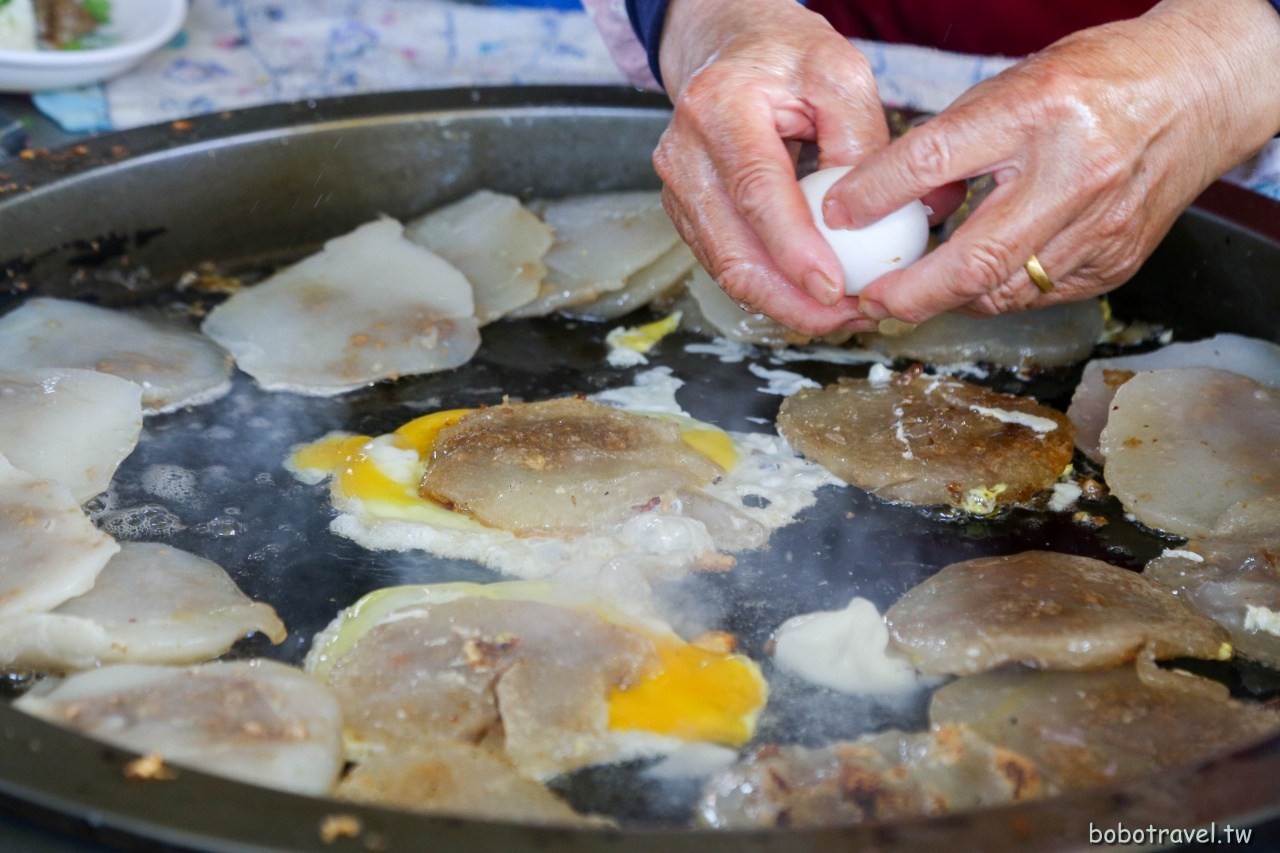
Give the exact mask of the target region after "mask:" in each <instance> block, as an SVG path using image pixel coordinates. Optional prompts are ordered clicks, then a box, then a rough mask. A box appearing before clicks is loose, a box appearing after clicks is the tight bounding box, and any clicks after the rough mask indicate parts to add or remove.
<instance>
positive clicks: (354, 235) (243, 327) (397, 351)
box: [203, 219, 480, 397]
mask: <svg viewBox="0 0 1280 853" xmlns="http://www.w3.org/2000/svg"><path fill="white" fill-rule="evenodd" d="M474 307H475V305H474V302H473V300H472V295H471V284H470V283H469V282H468V281H467V279H466V278H465V277H464V276H463V274H462V273H461V272H459V271H458V270H457V269H456V268H455V267H454V266H453V265H451V264H450V263H449V262H448V261H446V260H444V259H443V258H441V257H440V256H439V255H437V254H435V253H434V252H431V251H430V250H428V249H424V248H423V247H422V246H419V245H417V244H416V243H412V242H410V241H409V240H407V239H405V237H404V228H403V226H402V225H401V224H400V223H399V222H397V221H395V220H394V219H379V220H376V221H374V222H369V223H367V224H365V225H362V226H360V227H359V228H357V229H356V230H354V231H352V232H351V233H349V234H345V235H343V236H341V237H335V238H334V239H332V240H330V241H329V242H328V243H325V245H324V248H323V249H322V250H321V251H319V252H317V253H316V254H314V255H311V256H310V257H307V258H304V259H303V260H301V261H299V262H298V263H296V264H294V265H293V266H291V267H288V268H286V269H284V270H281V271H280V272H278V273H276V274H275V275H273V276H271V277H270V278H268V279H267V280H266V281H263V282H261V283H260V284H258V285H256V286H254V287H249V288H246V289H244V290H241V291H240V292H238V293H236V294H235V295H234V296H232V297H231V298H230V299H228V300H227V301H226V302H224V303H222V304H221V305H219V306H218V307H217V308H215V309H213V311H211V312H210V313H209V316H208V317H206V318H205V321H204V327H203V328H204V332H205V334H207V335H209V337H211V338H213V339H214V340H215V341H217V342H218V343H220V344H222V346H224V347H226V348H227V350H228V351H230V353H231V354H232V355H233V356H234V357H235V360H236V364H237V365H238V366H239V367H240V369H241V370H243V371H244V372H245V373H248V374H249V375H250V376H252V377H253V378H254V379H256V380H257V381H258V384H259V385H260V386H262V387H263V388H265V389H266V390H268V391H292V392H294V393H297V394H307V395H311V396H317V397H329V396H333V395H335V394H342V393H344V392H347V391H352V390H355V389H356V388H361V387H363V386H365V385H369V384H371V383H373V382H378V381H380V380H383V379H392V378H397V377H401V376H412V375H416V374H420V373H433V372H436V371H441V370H449V369H451V368H454V367H458V366H459V365H462V364H465V363H466V362H467V360H468V359H470V358H471V356H472V355H473V354H474V353H475V351H476V349H477V348H478V347H479V346H480V332H479V327H478V326H477V324H476V319H475V317H474V316H473V311H474Z"/></svg>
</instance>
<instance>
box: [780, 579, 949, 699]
mask: <svg viewBox="0 0 1280 853" xmlns="http://www.w3.org/2000/svg"><path fill="white" fill-rule="evenodd" d="M773 662H774V663H775V664H777V665H778V667H779V668H781V669H783V670H786V671H787V672H791V673H793V674H795V675H798V676H800V677H801V678H803V679H805V680H806V681H809V682H812V683H813V684H819V685H822V686H823V687H830V688H831V689H832V690H838V691H840V692H841V693H855V694H873V695H893V694H902V693H910V692H914V691H915V690H918V689H920V688H922V687H923V686H924V685H925V682H923V681H922V680H921V679H920V675H919V673H917V672H916V670H915V669H914V668H913V667H912V666H911V664H910V663H909V662H908V661H907V659H906V658H905V657H903V656H902V655H900V654H898V653H897V652H896V651H893V650H891V649H890V648H889V629H888V627H887V626H886V625H885V621H884V617H883V616H881V615H880V611H879V610H877V609H876V606H875V605H874V604H872V603H871V602H870V601H868V600H867V599H865V598H858V597H855V598H854V599H853V600H852V601H850V602H849V605H848V606H847V607H845V608H844V609H843V610H824V611H817V612H815V613H803V614H801V615H799V616H793V617H791V618H790V619H788V620H787V621H786V622H783V623H782V625H780V626H779V627H778V630H776V631H774V634H773Z"/></svg>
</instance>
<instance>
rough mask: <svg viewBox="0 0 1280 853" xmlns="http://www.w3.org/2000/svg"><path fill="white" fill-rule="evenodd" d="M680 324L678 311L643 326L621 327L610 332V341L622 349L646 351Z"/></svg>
mask: <svg viewBox="0 0 1280 853" xmlns="http://www.w3.org/2000/svg"><path fill="white" fill-rule="evenodd" d="M679 326H680V312H679V311H676V312H674V313H672V314H669V315H668V316H666V317H663V318H662V319H661V320H654V321H653V322H652V323H645V324H644V325H643V326H635V327H631V328H623V327H619V328H617V329H615V330H613V331H612V332H610V333H609V337H608V342H609V343H610V344H612V345H613V346H616V347H620V348H622V349H629V350H634V351H635V352H639V353H646V352H648V351H649V350H651V349H653V347H654V345H655V344H656V343H657V342H658V341H660V340H662V339H663V338H665V337H666V336H667V335H669V334H671V333H672V332H674V331H675V330H676V329H677V328H679Z"/></svg>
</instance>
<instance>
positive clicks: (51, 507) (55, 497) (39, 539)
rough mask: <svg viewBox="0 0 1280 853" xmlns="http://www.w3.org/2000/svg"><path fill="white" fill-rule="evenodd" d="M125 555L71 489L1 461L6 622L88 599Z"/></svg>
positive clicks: (1, 607)
mask: <svg viewBox="0 0 1280 853" xmlns="http://www.w3.org/2000/svg"><path fill="white" fill-rule="evenodd" d="M119 550H120V546H119V545H117V544H116V541H115V540H114V539H112V538H111V537H110V536H108V535H107V534H105V533H103V532H102V531H100V530H98V528H96V527H94V526H93V523H92V522H90V521H89V519H88V518H86V517H85V514H84V513H83V512H82V511H81V510H80V504H79V503H78V502H77V501H76V499H75V498H74V497H72V495H71V492H69V491H68V490H67V487H66V486H63V485H61V484H60V483H55V482H53V481H52V480H42V479H40V478H39V477H35V476H33V475H31V474H28V473H26V472H25V471H21V470H19V469H17V468H15V467H13V465H11V464H10V463H9V460H7V459H5V458H4V457H3V456H0V619H6V620H7V619H10V618H12V617H14V616H19V615H22V614H26V613H43V612H45V611H48V610H52V609H53V608H55V607H57V606H58V605H59V604H62V603H63V602H64V601H66V600H67V599H69V598H74V597H75V596H77V595H83V594H84V593H86V592H88V591H89V588H90V587H92V586H93V581H94V578H96V577H97V576H98V573H99V572H101V571H102V568H103V567H104V566H105V565H106V564H107V560H109V559H111V557H112V555H113V554H115V553H116V552H117V551H119Z"/></svg>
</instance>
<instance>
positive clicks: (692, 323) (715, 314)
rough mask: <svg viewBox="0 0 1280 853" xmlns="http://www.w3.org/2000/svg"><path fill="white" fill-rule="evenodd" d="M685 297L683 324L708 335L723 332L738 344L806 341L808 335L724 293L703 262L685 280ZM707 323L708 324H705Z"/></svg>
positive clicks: (683, 302) (770, 344)
mask: <svg viewBox="0 0 1280 853" xmlns="http://www.w3.org/2000/svg"><path fill="white" fill-rule="evenodd" d="M687 287H688V289H689V293H688V299H685V300H681V302H682V304H681V305H680V309H681V311H682V313H683V316H684V320H685V322H684V323H682V325H683V326H685V327H686V328H688V329H690V330H691V331H694V332H698V333H701V334H704V335H707V336H708V337H713V336H716V335H723V336H724V337H726V338H728V339H729V340H731V341H736V342H737V343H740V344H759V345H761V346H768V347H784V346H787V345H788V344H803V343H808V341H809V337H808V336H807V335H802V334H800V333H799V332H795V331H792V330H791V329H789V328H787V327H786V326H784V325H782V324H781V323H779V322H778V321H777V320H774V319H773V318H771V317H768V316H766V315H764V314H754V313H752V312H750V311H747V310H746V309H744V308H743V307H742V306H741V305H739V304H738V303H737V302H736V301H734V298H733V297H732V296H730V295H729V294H727V293H725V292H724V290H723V289H722V288H721V287H720V285H718V284H716V280H715V279H714V278H712V277H711V275H710V273H708V272H707V271H706V270H705V269H703V268H702V265H701V264H699V265H698V266H695V267H694V268H693V273H692V274H691V275H690V276H689V281H688V284H687ZM708 326H709V327H710V328H708Z"/></svg>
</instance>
